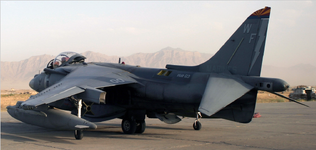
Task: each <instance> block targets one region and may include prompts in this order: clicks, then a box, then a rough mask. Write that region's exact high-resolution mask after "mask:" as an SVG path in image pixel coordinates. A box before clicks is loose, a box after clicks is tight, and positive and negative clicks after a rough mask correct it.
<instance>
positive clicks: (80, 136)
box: [74, 130, 83, 140]
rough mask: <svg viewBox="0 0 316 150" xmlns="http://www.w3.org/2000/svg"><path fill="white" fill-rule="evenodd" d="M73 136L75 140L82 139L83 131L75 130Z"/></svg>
mask: <svg viewBox="0 0 316 150" xmlns="http://www.w3.org/2000/svg"><path fill="white" fill-rule="evenodd" d="M74 135H75V138H76V140H81V139H82V138H83V131H82V130H75V132H74Z"/></svg>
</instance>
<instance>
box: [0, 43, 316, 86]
mask: <svg viewBox="0 0 316 150" xmlns="http://www.w3.org/2000/svg"><path fill="white" fill-rule="evenodd" d="M82 55H84V56H85V57H86V58H87V59H86V62H111V63H118V60H119V57H118V56H108V55H105V54H101V53H96V52H93V51H87V52H84V53H82ZM54 57H55V56H52V55H47V54H44V55H39V56H32V57H30V58H28V59H25V60H22V61H18V62H3V61H1V89H11V88H14V89H29V86H28V83H29V81H30V80H31V79H32V78H33V76H34V75H35V74H37V73H39V72H41V71H43V69H44V68H45V67H46V65H47V63H48V62H49V61H50V60H51V59H53V58H54ZM210 57H212V54H207V53H199V52H196V51H195V52H192V51H185V50H182V49H179V48H177V49H175V48H171V47H167V48H164V49H162V50H160V51H158V52H155V53H136V54H132V55H130V56H127V57H121V60H122V62H125V63H126V64H129V65H139V66H141V67H154V68H165V66H166V64H174V65H188V66H194V65H198V64H200V63H203V62H205V61H206V60H208V59H209V58H210ZM261 76H264V77H274V78H281V79H283V80H285V81H287V82H288V83H290V84H291V85H302V84H303V85H316V80H315V78H316V67H315V66H313V65H308V64H298V65H296V66H293V67H289V68H285V67H284V68H282V67H274V66H265V65H263V67H262V73H261Z"/></svg>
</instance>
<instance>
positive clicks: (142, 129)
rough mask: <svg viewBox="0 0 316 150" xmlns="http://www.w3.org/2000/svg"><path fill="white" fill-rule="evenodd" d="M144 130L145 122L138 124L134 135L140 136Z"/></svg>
mask: <svg viewBox="0 0 316 150" xmlns="http://www.w3.org/2000/svg"><path fill="white" fill-rule="evenodd" d="M145 129H146V122H145V121H141V122H138V123H137V127H136V131H135V133H139V134H142V133H143V132H144V131H145Z"/></svg>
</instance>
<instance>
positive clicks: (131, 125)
mask: <svg viewBox="0 0 316 150" xmlns="http://www.w3.org/2000/svg"><path fill="white" fill-rule="evenodd" d="M121 127H122V130H123V132H124V133H125V134H134V133H135V131H136V127H137V123H136V121H134V120H132V119H123V120H122V124H121Z"/></svg>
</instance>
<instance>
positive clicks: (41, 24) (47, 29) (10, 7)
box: [1, 1, 316, 67]
mask: <svg viewBox="0 0 316 150" xmlns="http://www.w3.org/2000/svg"><path fill="white" fill-rule="evenodd" d="M315 3H316V2H314V1H305V2H304V1H297V2H295V1H255V2H248V1H237V2H236V1H224V2H219V1H201V2H193V1H172V2H170V1H162V2H151V1H149V2H146V1H118V2H117V1H67V2H64V1H1V61H20V60H23V59H27V58H29V57H30V56H33V55H42V54H51V55H57V54H59V53H60V52H63V51H75V52H79V53H81V52H85V51H95V52H100V53H104V54H107V55H117V56H128V55H130V54H133V53H138V52H142V53H152V52H156V51H159V50H161V49H163V48H165V47H168V46H170V47H173V48H181V49H184V50H188V51H199V52H203V53H210V54H215V53H216V51H217V50H218V49H219V48H220V47H221V46H222V45H223V44H224V43H225V42H226V40H227V39H228V38H229V37H230V36H231V34H232V33H233V32H234V31H235V30H236V29H237V28H238V27H239V26H240V24H241V23H242V22H243V21H244V20H245V19H246V18H247V17H248V16H249V15H250V14H251V13H253V12H254V11H256V10H258V9H260V8H263V7H265V6H269V7H271V8H272V10H271V16H270V22H269V28H268V36H267V41H266V50H265V56H264V62H263V63H264V65H275V66H287V67H288V66H293V65H296V64H302V63H303V64H313V65H315V62H316V61H315V60H316V7H315V5H316V4H315Z"/></svg>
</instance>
